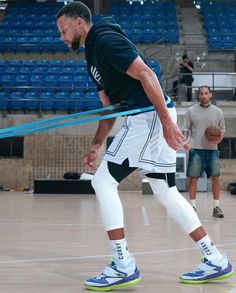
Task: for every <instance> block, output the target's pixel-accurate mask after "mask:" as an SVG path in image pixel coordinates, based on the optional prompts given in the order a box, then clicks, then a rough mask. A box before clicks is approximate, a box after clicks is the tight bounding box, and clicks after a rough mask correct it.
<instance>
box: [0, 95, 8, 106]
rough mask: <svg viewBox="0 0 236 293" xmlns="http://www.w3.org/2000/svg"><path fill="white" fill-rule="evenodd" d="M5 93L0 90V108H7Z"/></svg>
mask: <svg viewBox="0 0 236 293" xmlns="http://www.w3.org/2000/svg"><path fill="white" fill-rule="evenodd" d="M6 99H7V94H6V93H5V92H4V91H0V110H5V109H7V102H6V101H5V100H6Z"/></svg>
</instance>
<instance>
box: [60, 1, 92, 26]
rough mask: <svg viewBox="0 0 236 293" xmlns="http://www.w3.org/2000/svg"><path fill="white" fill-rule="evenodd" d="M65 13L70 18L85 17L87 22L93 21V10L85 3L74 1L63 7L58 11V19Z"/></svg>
mask: <svg viewBox="0 0 236 293" xmlns="http://www.w3.org/2000/svg"><path fill="white" fill-rule="evenodd" d="M63 15H65V17H69V18H77V17H81V18H83V19H84V20H85V21H86V22H87V23H91V19H92V15H91V11H90V9H89V8H88V6H86V5H85V4H84V3H82V2H80V1H78V2H72V3H69V4H67V5H66V6H64V7H62V8H61V9H60V10H59V12H58V13H57V19H58V18H59V17H61V16H63Z"/></svg>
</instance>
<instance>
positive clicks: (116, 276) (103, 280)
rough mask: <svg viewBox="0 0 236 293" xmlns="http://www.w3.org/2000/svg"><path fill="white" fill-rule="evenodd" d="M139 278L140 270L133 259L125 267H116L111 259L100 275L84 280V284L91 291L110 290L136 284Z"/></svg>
mask: <svg viewBox="0 0 236 293" xmlns="http://www.w3.org/2000/svg"><path fill="white" fill-rule="evenodd" d="M140 280H141V278H140V272H139V270H138V268H137V266H136V264H135V262H134V261H133V262H132V263H131V264H130V265H129V267H127V268H118V267H117V265H116V264H115V262H114V260H112V261H111V263H110V264H109V265H107V266H106V268H105V270H104V271H103V272H102V273H101V274H100V275H98V276H96V277H94V278H91V279H88V280H86V281H85V282H84V286H85V288H86V289H89V290H93V291H111V290H113V289H117V288H122V287H127V286H132V285H136V284H138V283H139V281H140Z"/></svg>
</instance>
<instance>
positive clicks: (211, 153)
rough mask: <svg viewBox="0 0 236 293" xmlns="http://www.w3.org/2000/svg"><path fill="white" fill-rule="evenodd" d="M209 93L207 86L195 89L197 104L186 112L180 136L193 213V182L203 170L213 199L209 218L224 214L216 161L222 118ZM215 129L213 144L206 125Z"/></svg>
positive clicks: (222, 134) (222, 129) (195, 192)
mask: <svg viewBox="0 0 236 293" xmlns="http://www.w3.org/2000/svg"><path fill="white" fill-rule="evenodd" d="M211 98H212V92H211V89H210V88H209V87H208V86H201V87H200V88H199V103H198V104H196V105H194V106H192V107H190V108H189V109H188V110H187V112H186V119H185V128H184V134H185V136H186V138H188V139H189V142H190V146H191V149H190V151H189V159H188V168H187V176H188V177H189V196H190V202H191V204H192V206H193V208H194V209H195V210H196V194H197V182H198V178H199V177H200V176H201V174H202V172H203V171H205V172H206V174H207V176H208V177H210V179H211V183H212V193H213V198H214V208H213V217H216V218H223V217H224V213H223V211H222V210H221V208H220V207H219V205H220V181H219V176H220V162H219V151H218V148H217V145H218V143H219V142H220V141H221V140H222V139H223V137H224V132H225V121H224V115H223V112H222V110H221V109H220V108H218V107H216V106H215V105H212V104H211ZM210 125H212V126H217V127H218V128H219V129H220V130H221V135H220V137H219V138H218V139H216V140H215V141H214V142H210V141H208V140H207V139H206V137H205V130H206V128H207V127H208V126H210Z"/></svg>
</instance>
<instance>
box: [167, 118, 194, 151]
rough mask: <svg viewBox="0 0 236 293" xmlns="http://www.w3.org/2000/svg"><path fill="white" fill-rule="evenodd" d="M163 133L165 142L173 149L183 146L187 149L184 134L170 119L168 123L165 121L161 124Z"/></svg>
mask: <svg viewBox="0 0 236 293" xmlns="http://www.w3.org/2000/svg"><path fill="white" fill-rule="evenodd" d="M163 135H164V138H165V140H166V142H167V144H168V145H169V146H170V147H171V148H172V149H174V150H178V149H181V148H184V149H185V150H189V148H190V145H189V143H188V142H187V141H186V138H185V136H184V135H183V134H182V132H181V131H180V129H179V127H178V126H177V125H176V124H175V123H173V122H172V121H170V123H165V124H164V125H163Z"/></svg>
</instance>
